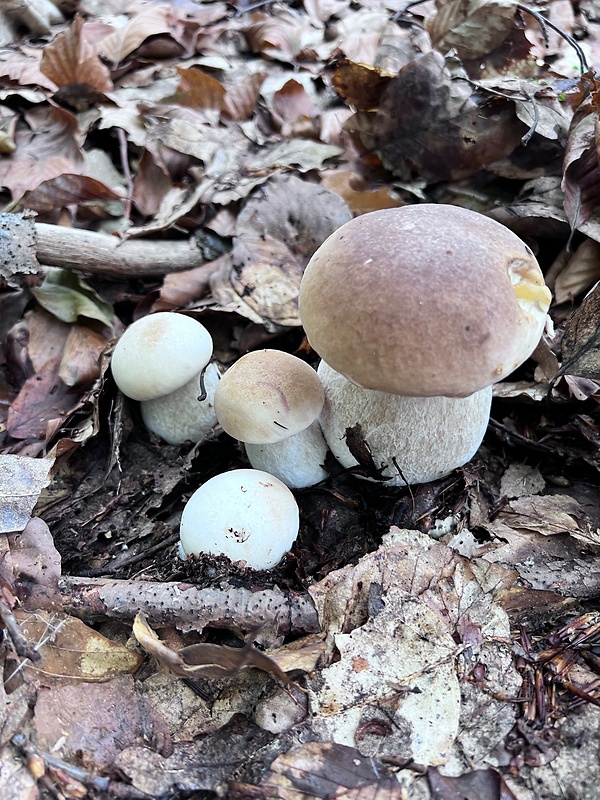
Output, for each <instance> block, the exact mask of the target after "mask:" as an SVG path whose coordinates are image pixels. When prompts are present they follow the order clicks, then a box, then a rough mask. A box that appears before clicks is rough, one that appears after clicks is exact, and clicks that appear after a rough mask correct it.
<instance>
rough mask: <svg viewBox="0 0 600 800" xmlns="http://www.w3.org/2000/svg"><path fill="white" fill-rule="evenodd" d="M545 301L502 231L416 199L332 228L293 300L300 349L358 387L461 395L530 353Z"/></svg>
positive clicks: (528, 263)
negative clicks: (301, 332)
mask: <svg viewBox="0 0 600 800" xmlns="http://www.w3.org/2000/svg"><path fill="white" fill-rule="evenodd" d="M550 299H551V295H550V291H549V290H548V288H547V287H546V286H545V285H544V279H543V276H542V273H541V271H540V268H539V266H538V264H537V262H536V260H535V258H534V256H533V254H532V252H531V250H530V249H529V248H528V247H527V246H526V245H525V244H524V243H523V242H522V241H521V240H520V239H519V238H518V236H516V235H515V234H514V233H512V231H510V230H509V229H508V228H505V227H504V226H503V225H501V224H500V223H498V222H496V221H495V220H492V219H490V218H488V217H485V216H484V215H482V214H478V213H476V212H474V211H469V210H467V209H464V208H459V207H457V206H450V205H435V204H423V205H408V206H403V207H401V208H392V209H383V210H381V211H374V212H372V213H369V214H363V215H362V216H360V217H356V219H353V220H351V221H350V222H347V223H346V224H345V225H342V227H341V228H339V229H338V230H337V231H336V232H335V233H333V234H332V235H331V236H330V237H329V238H328V239H326V240H325V242H324V243H323V244H322V245H321V247H319V249H318V250H317V251H316V253H315V254H314V255H313V257H312V258H311V260H310V262H309V264H308V267H307V268H306V270H305V272H304V276H303V278H302V282H301V286H300V297H299V304H300V317H301V320H302V324H303V326H304V329H305V331H306V334H307V336H308V339H309V341H310V343H311V345H312V346H313V347H314V348H315V350H316V351H317V352H318V353H319V355H320V356H321V358H323V359H324V360H325V361H327V363H328V364H329V365H330V366H331V367H332V368H333V369H335V370H336V371H337V372H340V373H342V374H343V375H345V376H346V377H347V378H349V379H350V380H351V381H353V382H354V383H356V384H358V385H359V386H363V387H365V388H368V389H376V390H379V391H383V392H390V393H393V394H401V395H412V396H431V395H447V396H449V397H453V396H454V397H464V396H465V395H468V394H471V393H472V392H475V391H477V390H478V389H482V388H483V387H484V386H489V385H490V384H492V383H495V382H496V381H498V380H500V379H501V378H503V377H504V376H506V375H508V374H509V373H511V372H512V371H513V370H514V369H516V367H518V366H519V364H521V363H522V362H523V361H524V360H525V359H526V358H528V356H529V355H531V353H532V351H533V349H534V348H535V346H536V345H537V343H538V341H539V339H540V336H541V334H542V331H543V328H544V324H545V319H546V312H547V310H548V306H549V304H550Z"/></svg>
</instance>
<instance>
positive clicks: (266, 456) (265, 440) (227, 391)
mask: <svg viewBox="0 0 600 800" xmlns="http://www.w3.org/2000/svg"><path fill="white" fill-rule="evenodd" d="M323 401H324V393H323V387H322V386H321V382H320V381H319V378H318V377H317V374H316V372H315V370H314V369H312V367H310V366H309V365H308V364H306V363H305V362H304V361H302V360H301V359H299V358H296V357H295V356H292V355H290V354H289V353H285V352H282V351H280V350H257V351H255V352H252V353H248V354H247V355H245V356H242V358H240V359H239V361H236V363H235V364H234V365H233V366H232V367H230V369H228V370H227V372H226V373H225V375H224V376H223V378H222V379H221V382H220V383H219V386H218V388H217V391H216V393H215V411H216V413H217V418H218V420H219V422H220V424H221V426H222V427H223V429H224V430H225V431H226V432H227V433H228V434H229V435H230V436H233V437H234V438H236V439H238V441H240V442H244V443H245V444H246V452H247V455H248V459H249V460H250V463H251V464H252V466H253V467H257V468H258V469H266V470H267V471H268V472H272V473H273V474H275V475H277V477H278V478H280V479H281V480H282V481H283V482H284V483H285V484H286V485H287V486H290V487H292V488H294V489H299V488H303V487H305V486H312V485H313V484H314V483H318V482H319V481H321V480H323V479H324V478H325V477H326V476H327V474H326V472H325V470H324V469H323V462H324V461H325V456H326V453H327V445H326V443H325V440H324V438H323V435H322V433H321V431H320V430H319V427H318V425H313V423H314V422H315V420H316V418H317V417H318V415H319V412H320V411H321V409H322V407H323Z"/></svg>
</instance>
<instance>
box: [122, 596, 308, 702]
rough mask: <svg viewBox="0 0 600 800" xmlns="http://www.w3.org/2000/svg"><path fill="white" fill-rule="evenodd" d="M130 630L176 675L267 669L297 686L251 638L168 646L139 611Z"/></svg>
mask: <svg viewBox="0 0 600 800" xmlns="http://www.w3.org/2000/svg"><path fill="white" fill-rule="evenodd" d="M133 634H134V636H135V638H136V639H137V640H138V642H139V643H140V644H141V645H142V647H143V648H144V650H145V651H146V652H147V653H148V654H149V655H152V656H154V658H156V660H157V661H158V662H159V664H161V666H163V667H165V668H166V669H168V670H169V672H171V673H173V675H176V676H177V677H178V678H191V679H193V678H227V677H234V676H236V675H239V673H240V672H242V670H245V669H250V668H254V669H260V670H262V671H263V672H267V673H268V674H269V675H272V676H273V677H275V678H277V679H278V680H280V681H281V682H282V683H284V684H286V686H293V687H294V688H301V687H299V686H297V684H295V683H294V682H293V681H291V680H290V679H289V678H288V676H287V675H286V674H285V672H284V671H283V670H282V669H281V667H279V666H278V664H277V663H276V662H275V661H274V660H273V659H271V658H269V656H267V655H265V653H263V652H262V651H261V650H257V649H256V648H255V647H254V645H253V643H252V640H251V639H250V640H249V641H248V642H247V643H246V644H245V645H244V647H227V646H225V645H218V644H209V643H205V642H202V643H200V644H191V645H188V646H187V647H182V648H181V649H180V650H172V649H171V648H170V647H168V646H167V645H166V644H164V643H163V642H161V641H160V639H159V638H158V636H157V635H156V633H155V632H154V631H153V630H152V628H150V626H149V625H148V623H147V622H146V618H145V616H144V614H142V613H141V612H140V613H138V615H137V616H136V618H135V620H134V622H133ZM302 691H304V690H302Z"/></svg>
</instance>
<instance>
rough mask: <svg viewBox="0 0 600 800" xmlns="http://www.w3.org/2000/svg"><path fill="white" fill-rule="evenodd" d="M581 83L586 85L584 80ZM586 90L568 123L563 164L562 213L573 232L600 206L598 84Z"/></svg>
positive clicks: (594, 83)
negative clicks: (585, 94) (563, 212)
mask: <svg viewBox="0 0 600 800" xmlns="http://www.w3.org/2000/svg"><path fill="white" fill-rule="evenodd" d="M583 80H584V81H587V78H584V79H583ZM584 85H585V83H584ZM589 89H590V91H589V94H588V95H587V97H586V98H585V100H584V101H583V102H582V103H581V105H580V106H579V108H578V109H577V111H576V112H575V115H574V116H573V119H572V121H571V127H570V129H569V139H568V142H567V147H566V152H565V160H564V172H563V180H562V190H563V192H564V209H565V213H566V215H567V219H568V220H569V223H570V225H571V228H572V230H576V229H577V228H579V227H580V226H581V225H583V223H585V222H586V221H587V220H588V219H589V218H590V216H591V215H592V212H593V211H594V210H595V209H596V208H597V206H598V204H599V203H600V167H599V166H598V145H597V140H598V135H599V131H600V122H599V120H598V108H599V103H600V89H599V86H598V82H597V81H596V80H594V82H593V85H592V86H590V87H589Z"/></svg>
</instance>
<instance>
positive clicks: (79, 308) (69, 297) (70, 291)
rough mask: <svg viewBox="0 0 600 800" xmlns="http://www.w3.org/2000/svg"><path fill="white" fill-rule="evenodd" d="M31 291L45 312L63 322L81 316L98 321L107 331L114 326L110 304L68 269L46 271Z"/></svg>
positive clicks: (53, 268)
mask: <svg viewBox="0 0 600 800" xmlns="http://www.w3.org/2000/svg"><path fill="white" fill-rule="evenodd" d="M32 292H33V294H34V295H35V298H36V300H37V301H38V303H39V304H40V305H41V306H42V307H43V308H45V309H46V311H49V312H50V313H51V314H54V316H55V317H58V319H60V320H62V321H63V322H76V321H77V319H78V318H79V317H85V318H87V319H95V320H98V321H99V322H101V323H103V324H104V325H106V326H107V327H109V328H112V326H113V324H114V311H113V308H112V306H111V305H110V303H107V302H106V301H105V300H103V299H102V298H101V297H100V295H99V294H98V293H97V292H96V291H95V290H94V289H92V287H91V286H90V285H89V284H88V283H86V281H84V280H83V278H80V277H79V276H78V275H76V274H74V273H73V272H71V271H70V270H66V269H59V268H56V267H50V268H48V269H47V271H46V277H45V278H44V282H43V283H42V285H41V286H38V287H37V288H35V289H32Z"/></svg>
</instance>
